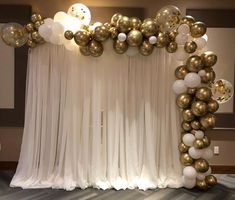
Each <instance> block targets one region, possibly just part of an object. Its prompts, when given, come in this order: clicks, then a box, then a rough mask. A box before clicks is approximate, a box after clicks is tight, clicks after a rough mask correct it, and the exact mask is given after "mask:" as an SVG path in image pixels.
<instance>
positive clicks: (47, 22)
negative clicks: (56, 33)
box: [44, 18, 54, 26]
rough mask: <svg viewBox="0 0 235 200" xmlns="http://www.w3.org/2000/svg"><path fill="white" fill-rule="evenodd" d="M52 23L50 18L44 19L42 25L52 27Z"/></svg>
mask: <svg viewBox="0 0 235 200" xmlns="http://www.w3.org/2000/svg"><path fill="white" fill-rule="evenodd" d="M53 23H54V20H53V19H51V18H46V19H44V24H47V25H50V26H51V25H52V24H53Z"/></svg>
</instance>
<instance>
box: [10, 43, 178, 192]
mask: <svg viewBox="0 0 235 200" xmlns="http://www.w3.org/2000/svg"><path fill="white" fill-rule="evenodd" d="M175 67H176V66H175V63H174V62H172V59H171V56H170V55H169V54H168V53H166V52H165V50H164V49H162V50H160V49H155V52H154V53H153V54H152V55H151V56H148V57H144V56H141V55H138V56H134V57H128V56H127V55H118V54H116V53H114V51H113V50H112V47H111V44H110V43H109V42H108V43H107V44H106V46H105V52H104V54H103V55H102V56H101V57H98V58H93V57H85V56H82V55H80V54H79V53H78V52H69V51H67V50H66V49H64V48H63V47H62V46H53V45H50V44H46V45H42V46H40V47H37V48H35V49H33V50H32V51H31V52H30V54H29V62H28V76H27V77H28V78H27V79H28V80H27V95H26V115H25V128H24V135H23V142H22V148H21V154H20V160H19V164H18V168H17V171H16V174H15V176H14V178H13V180H12V182H11V186H12V187H22V188H44V187H45V188H46V187H52V188H63V189H66V190H72V189H74V188H75V187H80V188H86V187H90V186H91V187H96V188H102V189H107V188H115V189H126V188H130V189H133V188H136V187H138V188H140V189H144V190H145V189H151V188H156V187H159V188H164V187H181V186H182V180H181V175H182V168H181V165H180V162H179V153H178V148H177V146H178V139H179V134H180V127H179V124H180V123H179V113H178V111H177V108H176V105H175V96H174V94H173V92H172V90H171V85H172V82H173V81H174V69H175Z"/></svg>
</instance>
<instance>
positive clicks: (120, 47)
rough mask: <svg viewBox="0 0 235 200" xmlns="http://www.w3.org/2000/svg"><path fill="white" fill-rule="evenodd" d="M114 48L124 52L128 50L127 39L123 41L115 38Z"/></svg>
mask: <svg viewBox="0 0 235 200" xmlns="http://www.w3.org/2000/svg"><path fill="white" fill-rule="evenodd" d="M113 48H114V51H115V52H116V53H118V54H123V53H125V52H126V51H127V49H128V44H127V42H126V41H123V42H121V41H120V40H114V42H113Z"/></svg>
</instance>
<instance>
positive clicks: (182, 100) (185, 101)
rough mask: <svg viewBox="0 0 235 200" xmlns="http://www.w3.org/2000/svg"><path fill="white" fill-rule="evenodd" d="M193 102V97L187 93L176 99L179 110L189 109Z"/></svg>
mask: <svg viewBox="0 0 235 200" xmlns="http://www.w3.org/2000/svg"><path fill="white" fill-rule="evenodd" d="M191 102H192V96H191V95H189V94H187V93H183V94H179V95H178V96H177V98H176V104H177V105H178V107H179V108H183V109H185V108H188V107H189V106H190V105H191Z"/></svg>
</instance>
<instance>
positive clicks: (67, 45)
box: [64, 40, 78, 51]
mask: <svg viewBox="0 0 235 200" xmlns="http://www.w3.org/2000/svg"><path fill="white" fill-rule="evenodd" d="M64 46H65V48H66V49H67V50H69V51H74V50H76V49H77V48H78V46H77V45H76V43H75V42H74V40H67V42H65V43H64Z"/></svg>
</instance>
